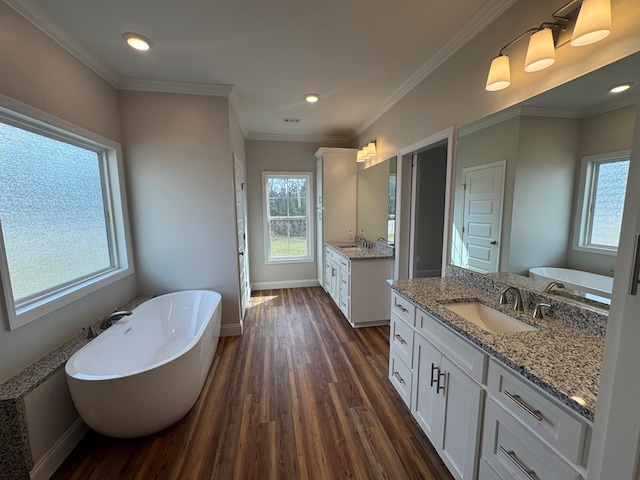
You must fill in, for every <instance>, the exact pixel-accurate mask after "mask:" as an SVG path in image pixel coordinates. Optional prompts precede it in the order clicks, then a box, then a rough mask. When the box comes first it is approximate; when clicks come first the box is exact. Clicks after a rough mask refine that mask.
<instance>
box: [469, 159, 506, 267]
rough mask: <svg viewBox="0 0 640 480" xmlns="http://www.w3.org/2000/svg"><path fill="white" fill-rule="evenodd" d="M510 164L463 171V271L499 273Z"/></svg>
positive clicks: (495, 164) (481, 166)
mask: <svg viewBox="0 0 640 480" xmlns="http://www.w3.org/2000/svg"><path fill="white" fill-rule="evenodd" d="M505 167H506V161H504V160H503V161H501V162H495V163H490V164H485V165H480V166H477V167H469V168H465V169H464V170H463V177H464V180H463V182H464V211H463V230H462V244H463V254H462V257H463V258H462V264H463V267H465V268H468V269H469V270H473V271H476V272H480V273H489V272H497V271H498V266H499V262H500V234H501V230H502V202H503V196H504V174H505Z"/></svg>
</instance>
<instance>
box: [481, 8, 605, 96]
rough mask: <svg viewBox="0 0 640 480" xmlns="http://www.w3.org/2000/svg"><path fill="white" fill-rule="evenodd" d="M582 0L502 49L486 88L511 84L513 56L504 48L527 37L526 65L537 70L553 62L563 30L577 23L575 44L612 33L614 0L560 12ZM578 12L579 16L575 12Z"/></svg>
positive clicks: (491, 88) (579, 44)
mask: <svg viewBox="0 0 640 480" xmlns="http://www.w3.org/2000/svg"><path fill="white" fill-rule="evenodd" d="M579 2H580V0H571V1H570V2H569V3H567V4H566V5H563V6H562V7H560V8H559V9H558V10H556V11H555V12H553V13H552V14H551V16H552V17H553V20H554V21H553V22H544V23H542V24H541V25H540V26H539V27H538V28H530V29H529V30H527V31H526V32H524V33H522V34H521V35H519V36H517V37H516V38H514V39H513V40H511V41H510V42H509V43H507V44H506V45H505V46H504V47H502V48H501V49H500V52H499V53H498V56H496V57H495V58H494V59H493V60H492V61H491V66H490V67H489V75H488V77H487V83H486V85H485V89H486V90H488V91H490V92H495V91H497V90H502V89H504V88H507V87H508V86H509V85H510V84H511V71H510V66H509V56H508V55H505V53H504V50H505V49H507V48H509V47H510V46H512V45H513V44H514V43H516V42H518V41H520V40H521V39H523V38H525V37H527V36H528V37H529V46H528V48H527V55H526V59H525V64H524V70H525V71H526V72H537V71H540V70H543V69H545V68H547V67H550V66H551V65H553V63H554V62H555V61H556V53H555V48H556V46H557V42H558V37H559V36H560V33H561V32H565V31H568V30H569V29H570V28H571V27H572V26H573V25H574V23H575V27H574V28H573V34H572V36H571V45H573V46H583V45H589V44H591V43H595V42H597V41H599V40H602V39H603V38H605V37H606V36H607V35H609V34H610V33H611V0H583V1H582V2H581V3H582V4H581V5H580V7H578V8H579V10H578V8H574V9H573V10H571V11H569V13H568V14H566V15H568V16H566V15H562V16H561V15H560V14H561V13H562V12H565V11H567V10H568V9H569V8H570V7H572V6H573V5H574V4H576V3H579ZM576 11H578V14H577V19H576V20H575V22H574V20H573V18H575V16H574V13H575V12H576Z"/></svg>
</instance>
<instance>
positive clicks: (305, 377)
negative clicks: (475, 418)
mask: <svg viewBox="0 0 640 480" xmlns="http://www.w3.org/2000/svg"><path fill="white" fill-rule="evenodd" d="M244 327H245V330H244V335H243V336H242V337H227V338H222V339H220V343H219V345H218V350H217V352H216V356H215V359H214V361H213V365H212V367H211V371H210V372H209V375H208V377H207V381H206V383H205V385H204V388H203V390H202V394H201V395H200V398H199V399H198V402H197V403H196V405H195V406H194V408H193V409H192V410H191V412H189V414H188V415H187V416H186V417H185V418H183V419H182V420H181V421H179V422H178V423H177V424H175V425H173V426H171V427H169V428H167V429H165V430H164V431H162V432H160V433H158V434H155V435H151V436H149V437H145V438H139V439H130V440H118V439H111V438H107V437H104V436H102V435H99V434H97V433H95V432H90V433H89V434H87V436H86V437H85V438H84V439H83V441H82V442H81V443H80V444H79V445H78V446H77V447H76V449H75V450H74V451H73V452H72V454H71V455H70V456H69V457H68V458H67V459H66V460H65V462H64V463H63V464H62V466H61V467H60V468H59V469H58V471H57V472H56V474H55V475H54V476H53V480H75V479H77V480H88V479H91V480H107V479H117V480H124V479H139V480H146V479H162V480H165V479H167V480H174V479H175V480H183V479H189V480H191V479H193V480H199V479H322V480H327V479H450V478H451V477H450V475H449V473H448V472H447V470H446V468H445V467H444V466H443V464H442V463H441V461H440V459H439V458H438V456H437V454H436V453H435V451H434V450H433V447H432V446H431V445H430V444H429V442H428V440H427V439H426V437H425V436H424V434H423V433H422V432H421V431H420V428H419V427H418V425H417V424H416V423H415V422H414V420H413V418H412V417H411V415H410V412H409V411H408V409H407V408H406V407H405V405H404V403H402V400H400V397H399V396H398V395H397V394H396V393H395V390H394V389H393V387H392V386H391V383H390V382H389V380H388V379H387V372H388V361H389V328H388V327H374V328H362V329H352V328H351V327H350V326H349V324H348V323H347V321H346V320H345V318H344V317H343V316H342V314H341V313H340V312H339V311H338V309H337V308H336V307H335V305H334V304H333V303H332V302H331V300H330V298H329V297H328V296H327V295H326V294H325V292H324V291H323V290H322V289H321V288H319V287H317V288H296V289H287V290H268V291H259V292H255V293H254V295H253V296H252V298H251V303H250V305H249V308H248V310H247V315H246V319H245V324H244Z"/></svg>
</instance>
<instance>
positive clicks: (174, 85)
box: [118, 78, 233, 97]
mask: <svg viewBox="0 0 640 480" xmlns="http://www.w3.org/2000/svg"><path fill="white" fill-rule="evenodd" d="M118 89H120V90H136V91H142V92H161V93H186V94H191V95H209V96H213V97H229V96H230V95H231V93H232V92H233V85H219V84H215V83H197V82H167V81H164V80H144V79H139V78H123V79H122V80H120V83H119V84H118Z"/></svg>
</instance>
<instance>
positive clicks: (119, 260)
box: [0, 95, 134, 330]
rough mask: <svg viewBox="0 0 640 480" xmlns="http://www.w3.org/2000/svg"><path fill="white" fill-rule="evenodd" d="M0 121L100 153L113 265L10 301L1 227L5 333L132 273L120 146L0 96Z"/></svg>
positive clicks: (0, 263) (0, 250)
mask: <svg viewBox="0 0 640 480" xmlns="http://www.w3.org/2000/svg"><path fill="white" fill-rule="evenodd" d="M0 121H2V122H3V123H6V124H8V125H11V126H14V127H18V128H22V129H24V130H28V131H30V132H33V133H36V134H39V135H43V136H46V137H49V138H52V139H54V140H59V141H63V142H66V143H70V144H73V145H76V146H78V147H81V148H85V149H88V150H92V151H94V152H96V153H97V154H98V158H99V161H100V163H101V165H100V176H101V182H102V194H103V202H104V205H105V209H106V212H107V218H106V219H105V226H106V228H107V241H108V245H109V254H110V258H111V266H110V267H109V268H107V269H105V270H103V271H99V272H94V273H93V274H90V275H87V276H85V277H81V278H79V279H76V280H74V281H72V282H67V283H65V284H61V285H56V286H55V287H52V288H51V289H49V290H47V291H46V292H43V293H42V294H41V295H34V296H30V297H27V298H26V299H23V300H22V301H20V302H14V299H13V289H12V287H11V278H10V274H9V267H8V261H7V255H6V251H5V245H4V238H3V234H2V230H1V225H0V279H1V281H2V293H3V294H4V295H3V297H4V298H3V299H2V300H0V307H1V308H3V309H4V310H5V312H6V314H7V319H8V328H9V330H15V329H16V328H18V327H21V326H23V325H26V324H28V323H29V322H32V321H34V320H37V319H39V318H41V317H43V316H44V315H47V314H49V313H51V312H53V311H55V310H58V309H60V308H62V307H64V306H66V305H68V304H70V303H72V302H75V301H77V300H79V299H81V298H83V297H85V296H87V295H89V294H91V293H93V292H96V291H98V290H100V289H101V288H104V287H106V286H108V285H110V284H112V283H114V282H116V281H118V280H121V279H123V278H125V277H127V276H129V275H132V274H133V273H134V268H133V256H132V250H133V249H132V244H131V235H130V228H129V216H128V211H127V198H126V192H125V181H124V165H123V162H122V149H121V146H120V144H119V143H117V142H114V141H112V140H110V139H108V138H105V137H102V136H100V135H97V134H95V133H93V132H90V131H88V130H85V129H83V128H81V127H78V126H76V125H73V124H71V123H69V122H66V121H64V120H61V119H59V118H57V117H55V116H53V115H49V114H47V113H44V112H42V111H40V110H37V109H35V108H33V107H29V106H28V105H25V104H23V103H21V102H18V101H16V100H13V99H11V98H9V97H6V96H4V95H0Z"/></svg>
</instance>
